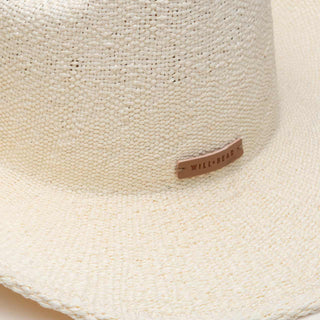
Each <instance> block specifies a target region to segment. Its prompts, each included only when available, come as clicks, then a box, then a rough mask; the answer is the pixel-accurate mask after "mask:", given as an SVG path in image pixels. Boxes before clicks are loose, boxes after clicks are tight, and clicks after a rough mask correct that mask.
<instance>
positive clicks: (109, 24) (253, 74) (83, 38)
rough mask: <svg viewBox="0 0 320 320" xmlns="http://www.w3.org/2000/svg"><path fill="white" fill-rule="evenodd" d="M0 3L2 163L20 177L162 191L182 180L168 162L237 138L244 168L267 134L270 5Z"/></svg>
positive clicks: (271, 77) (272, 118) (271, 83)
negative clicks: (17, 170) (242, 149)
mask: <svg viewBox="0 0 320 320" xmlns="http://www.w3.org/2000/svg"><path fill="white" fill-rule="evenodd" d="M2 6H4V10H2V12H1V13H0V38H1V39H6V41H5V42H2V43H1V44H0V59H1V60H0V61H1V63H0V70H1V72H0V88H1V89H0V106H1V111H0V137H1V146H0V155H1V159H2V160H3V159H5V160H6V161H7V162H8V163H9V164H10V165H12V166H14V167H15V168H17V169H21V171H23V172H25V173H27V174H31V175H33V176H35V177H38V178H40V179H41V180H44V181H51V182H53V183H56V184H60V185H63V186H67V187H70V188H73V189H79V188H80V189H83V190H93V191H106V192H120V191H125V192H131V191H132V192H133V191H137V190H162V189H166V188H169V187H178V186H179V185H183V184H188V183H192V182H190V179H188V182H186V181H181V180H178V179H177V177H176V175H175V164H176V161H177V160H180V159H185V158H187V157H190V156H197V155H200V154H204V153H206V152H210V151H213V150H215V149H217V148H220V147H223V146H224V145H225V144H226V143H229V142H230V141H233V140H234V139H236V138H238V137H241V138H242V139H243V143H244V150H245V155H244V160H243V161H248V160H249V159H250V158H251V157H253V156H254V155H255V154H256V153H257V152H258V150H259V149H260V148H261V146H263V145H264V144H265V143H266V142H267V140H268V139H269V137H270V136H271V134H272V132H273V129H274V127H275V124H276V111H277V110H276V109H277V106H276V85H275V84H276V81H275V64H274V52H273V38H272V19H271V10H270V3H269V1H258V0H256V1H245V2H237V1H231V0H226V1H204V0H200V1H189V0H185V1H166V0H161V1H159V0H158V1H156V0H150V1H147V0H143V1H136V0H129V1H126V2H121V1H118V2H117V1H113V2H110V1H109V2H105V1H86V2H81V1H67V2H66V1H50V2H45V3H42V4H41V5H40V3H39V2H38V1H30V2H28V3H27V2H20V1H10V2H6V3H4V4H3V5H2ZM30 6H31V7H30ZM196 179H197V178H196ZM191 180H193V179H191Z"/></svg>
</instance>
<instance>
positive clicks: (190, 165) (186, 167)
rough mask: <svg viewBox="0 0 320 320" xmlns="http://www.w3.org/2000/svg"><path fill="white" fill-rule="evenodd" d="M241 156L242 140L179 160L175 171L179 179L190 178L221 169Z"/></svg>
mask: <svg viewBox="0 0 320 320" xmlns="http://www.w3.org/2000/svg"><path fill="white" fill-rule="evenodd" d="M242 155H243V147H242V139H240V138H239V139H237V140H235V141H233V142H232V143H230V144H228V145H226V146H224V147H223V148H221V149H219V150H216V151H214V152H212V153H208V154H205V155H202V156H199V157H195V158H190V159H185V160H179V161H178V162H177V166H176V170H177V176H178V178H179V179H183V178H191V177H194V176H198V175H200V174H204V173H208V172H211V171H215V170H218V169H221V168H223V167H224V166H226V165H227V164H229V163H231V162H233V161H235V160H236V159H238V158H240V157H241V156H242Z"/></svg>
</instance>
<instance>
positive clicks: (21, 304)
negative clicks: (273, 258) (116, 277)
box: [0, 285, 320, 320]
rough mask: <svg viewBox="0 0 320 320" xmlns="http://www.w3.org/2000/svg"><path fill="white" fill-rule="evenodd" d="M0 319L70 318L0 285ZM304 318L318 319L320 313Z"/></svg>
mask: <svg viewBox="0 0 320 320" xmlns="http://www.w3.org/2000/svg"><path fill="white" fill-rule="evenodd" d="M0 320H71V318H69V317H67V316H65V315H63V314H61V313H59V312H56V311H53V310H49V309H45V308H42V307H40V306H39V305H38V304H37V303H36V302H34V301H31V300H28V299H25V298H23V297H22V296H20V295H19V294H17V293H14V292H12V291H11V290H9V289H6V288H5V287H3V286H1V285H0ZM304 320H320V314H316V315H313V316H309V317H305V318H304Z"/></svg>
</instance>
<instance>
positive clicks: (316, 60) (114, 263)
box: [0, 0, 320, 320]
mask: <svg viewBox="0 0 320 320" xmlns="http://www.w3.org/2000/svg"><path fill="white" fill-rule="evenodd" d="M319 11H320V4H319V3H318V2H317V1H313V4H312V5H311V4H310V3H308V4H305V3H304V2H302V1H291V0H290V1H289V0H286V1H283V0H281V1H280V0H279V1H274V3H273V15H274V33H275V47H276V62H277V73H278V84H279V95H280V112H281V114H280V124H279V128H278V130H277V132H276V134H275V135H274V137H273V138H272V140H271V142H270V144H269V145H267V146H266V147H265V148H264V149H263V150H262V151H261V152H260V153H259V154H258V155H257V156H256V157H255V158H254V159H253V160H251V161H249V162H248V163H246V164H244V165H243V166H241V168H237V170H235V171H234V172H233V174H230V175H228V176H226V177H223V183H221V181H222V180H220V177H219V175H217V178H213V177H214V175H215V173H212V174H210V175H209V178H208V179H206V180H204V181H202V182H203V183H201V184H198V185H195V186H194V187H193V188H189V189H184V190H178V191H177V190H170V191H167V192H160V193H153V194H150V195H130V196H129V195H128V196H120V195H112V196H109V197H105V196H93V195H90V196H83V195H79V194H76V193H72V192H68V193H66V192H62V191H58V190H56V189H53V188H50V187H48V186H46V187H45V186H39V185H37V184H33V183H31V182H29V181H28V180H27V179H25V178H23V177H21V176H20V175H18V174H17V173H15V172H13V171H11V170H10V169H8V168H6V167H5V166H1V167H0V217H1V224H0V257H1V258H0V282H1V283H2V284H4V285H5V286H6V287H8V288H10V289H12V290H14V291H16V292H19V293H21V294H22V295H24V296H25V297H28V298H31V299H34V300H35V301H37V302H38V303H40V304H41V305H42V306H45V307H49V308H52V309H55V310H58V311H61V312H64V313H66V314H68V315H70V316H72V317H74V318H75V319H122V320H123V319H139V320H141V319H172V320H173V319H202V320H204V319H221V318H223V319H226V318H230V319H232V318H235V319H249V318H251V319H253V318H254V319H256V318H257V319H258V318H270V319H275V318H277V319H281V318H284V319H289V318H293V317H297V316H302V315H306V314H309V313H312V312H316V311H318V310H320V232H319V230H320V142H319V141H320V93H319V92H320V89H319V88H320V77H319V67H320V51H319V48H320V38H319V37H318V35H319V34H320V20H319ZM217 183H218V184H219V185H221V188H216V187H214V186H216V184H217ZM212 190H214V192H213V191H212Z"/></svg>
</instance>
